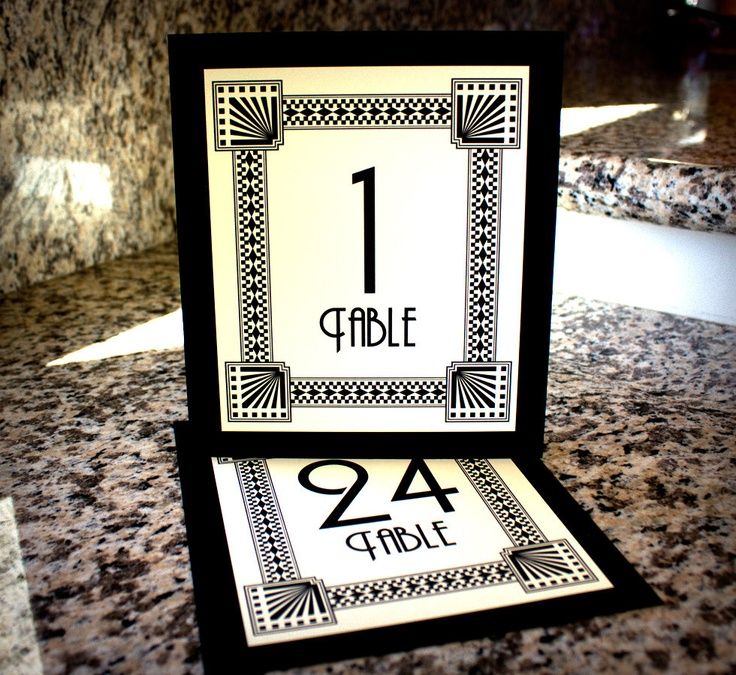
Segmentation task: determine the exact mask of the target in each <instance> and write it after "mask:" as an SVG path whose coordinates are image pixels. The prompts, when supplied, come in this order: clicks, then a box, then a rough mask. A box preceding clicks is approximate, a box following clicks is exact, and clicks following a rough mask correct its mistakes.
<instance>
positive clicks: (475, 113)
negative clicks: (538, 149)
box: [452, 79, 521, 148]
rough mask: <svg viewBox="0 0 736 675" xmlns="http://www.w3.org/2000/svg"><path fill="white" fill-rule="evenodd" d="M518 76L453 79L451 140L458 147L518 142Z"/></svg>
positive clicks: (512, 145) (515, 145)
mask: <svg viewBox="0 0 736 675" xmlns="http://www.w3.org/2000/svg"><path fill="white" fill-rule="evenodd" d="M520 131H521V80H520V79H509V80H457V79H453V80H452V140H453V142H454V143H455V145H456V146H457V147H458V148H518V147H520V145H521V138H520V136H521V134H520Z"/></svg>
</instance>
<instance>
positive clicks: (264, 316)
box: [233, 150, 271, 363]
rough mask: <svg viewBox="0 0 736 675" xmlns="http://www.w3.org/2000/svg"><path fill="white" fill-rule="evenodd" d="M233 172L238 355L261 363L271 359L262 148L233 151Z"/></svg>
mask: <svg viewBox="0 0 736 675" xmlns="http://www.w3.org/2000/svg"><path fill="white" fill-rule="evenodd" d="M233 172H234V175H235V222H236V224H237V233H238V277H239V280H240V289H239V294H240V310H241V316H240V320H241V331H242V358H243V361H247V362H249V363H265V362H268V361H270V360H271V312H270V297H269V293H270V291H269V269H268V261H269V257H268V256H269V251H268V233H267V222H266V189H265V175H266V155H265V152H253V151H251V150H247V151H243V152H234V153H233Z"/></svg>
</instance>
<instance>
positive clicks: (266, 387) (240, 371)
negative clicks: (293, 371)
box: [225, 362, 291, 422]
mask: <svg viewBox="0 0 736 675" xmlns="http://www.w3.org/2000/svg"><path fill="white" fill-rule="evenodd" d="M225 371H226V375H225V376H226V378H227V387H228V419H229V420H230V421H231V422H290V421H291V406H290V401H289V369H288V368H287V367H286V366H285V365H284V364H283V363H276V362H274V363H263V364H261V363H226V364H225Z"/></svg>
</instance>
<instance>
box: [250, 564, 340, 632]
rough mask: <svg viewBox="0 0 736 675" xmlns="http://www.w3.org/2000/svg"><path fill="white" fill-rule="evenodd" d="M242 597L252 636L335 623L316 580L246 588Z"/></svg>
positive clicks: (330, 608) (330, 609)
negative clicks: (245, 603)
mask: <svg viewBox="0 0 736 675" xmlns="http://www.w3.org/2000/svg"><path fill="white" fill-rule="evenodd" d="M245 597H246V601H247V603H248V611H249V613H250V617H251V624H252V626H253V632H254V633H255V634H256V635H258V634H262V633H272V632H276V631H286V630H295V629H298V628H310V627H312V626H322V625H324V624H328V623H335V615H334V613H333V611H332V607H331V606H330V603H329V601H328V599H327V594H326V592H325V587H324V584H323V583H322V582H321V581H319V580H318V579H313V578H312V579H299V580H298V581H287V582H283V583H281V582H279V583H275V584H258V585H255V586H246V587H245Z"/></svg>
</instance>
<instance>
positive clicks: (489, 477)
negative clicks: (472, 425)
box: [456, 459, 547, 546]
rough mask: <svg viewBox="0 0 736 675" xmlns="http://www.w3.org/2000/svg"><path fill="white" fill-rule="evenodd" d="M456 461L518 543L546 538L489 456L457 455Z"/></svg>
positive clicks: (537, 541) (512, 538)
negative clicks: (484, 458)
mask: <svg viewBox="0 0 736 675" xmlns="http://www.w3.org/2000/svg"><path fill="white" fill-rule="evenodd" d="M456 461H457V464H458V466H459V467H460V468H461V469H462V470H463V473H465V475H466V476H467V477H468V480H469V481H470V483H471V484H472V485H473V487H474V488H475V489H476V491H477V492H478V494H479V495H480V497H481V499H482V500H483V501H484V502H485V503H486V506H488V510H489V511H490V512H491V513H492V514H493V517H494V518H495V519H496V520H497V521H498V524H499V525H500V526H501V527H502V528H503V530H504V532H506V534H507V535H508V538H509V539H510V540H511V541H512V542H514V544H515V545H516V546H525V545H527V544H537V543H541V542H545V541H547V539H546V537H545V536H544V535H543V534H542V531H541V530H540V529H539V527H537V525H536V523H535V522H534V521H533V520H532V519H531V517H530V516H529V514H528V513H527V512H526V510H525V509H524V507H523V506H522V505H521V504H519V501H518V500H517V499H516V497H514V495H513V493H512V492H511V490H509V488H508V486H507V485H506V483H504V482H503V479H502V478H501V476H499V475H498V472H497V471H496V470H495V469H494V468H493V467H492V466H491V465H490V463H489V462H488V460H483V459H458V460H456Z"/></svg>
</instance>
